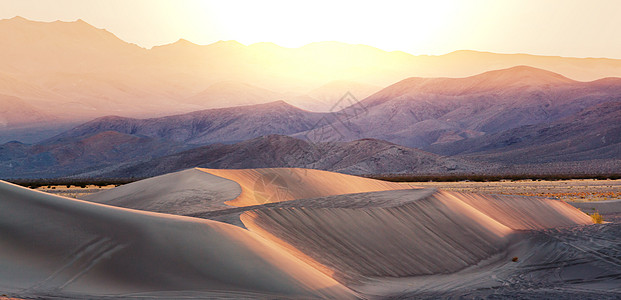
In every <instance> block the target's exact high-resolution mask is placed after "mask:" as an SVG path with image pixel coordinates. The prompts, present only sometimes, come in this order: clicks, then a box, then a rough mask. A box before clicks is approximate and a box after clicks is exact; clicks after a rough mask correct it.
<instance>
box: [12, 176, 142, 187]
mask: <svg viewBox="0 0 621 300" xmlns="http://www.w3.org/2000/svg"><path fill="white" fill-rule="evenodd" d="M141 179H143V178H108V179H105V178H103V179H102V178H79V179H73V178H58V179H9V180H7V181H9V182H12V183H14V184H17V185H21V186H24V187H28V188H31V189H36V188H39V187H48V188H50V189H51V188H52V186H66V187H67V188H70V187H71V186H76V187H81V188H86V186H88V185H96V186H99V187H102V186H108V185H115V186H119V185H123V184H128V183H131V182H134V181H137V180H141Z"/></svg>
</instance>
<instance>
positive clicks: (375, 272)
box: [241, 189, 592, 284]
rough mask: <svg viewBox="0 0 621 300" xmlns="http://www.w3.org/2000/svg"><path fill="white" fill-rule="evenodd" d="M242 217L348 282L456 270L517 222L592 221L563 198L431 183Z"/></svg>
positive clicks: (495, 247)
mask: <svg viewBox="0 0 621 300" xmlns="http://www.w3.org/2000/svg"><path fill="white" fill-rule="evenodd" d="M241 219H242V221H243V223H244V225H245V226H246V227H247V228H248V229H249V230H250V231H253V232H256V233H258V234H259V235H261V236H263V237H265V238H267V239H270V240H273V241H275V242H277V243H279V244H281V245H283V246H284V247H285V248H286V249H290V250H292V251H291V252H292V253H293V254H298V255H299V253H298V251H302V252H304V256H300V255H299V257H300V258H301V259H304V260H307V261H309V263H311V264H316V263H319V264H321V265H323V266H326V267H327V268H328V269H329V270H330V271H331V272H334V274H335V276H334V278H336V279H338V280H339V281H340V282H343V283H345V284H352V283H355V282H358V281H360V280H362V279H364V278H370V277H404V276H419V275H430V274H444V273H451V272H456V271H458V270H460V269H463V268H466V267H468V266H471V265H474V264H476V263H478V262H480V261H482V260H484V259H487V258H489V257H491V256H492V255H494V254H497V253H499V252H501V251H503V250H504V249H506V247H507V246H508V244H509V242H510V239H511V237H510V236H511V235H512V234H514V233H516V230H518V229H544V228H551V227H557V226H568V225H578V224H591V223H592V221H591V219H590V217H589V216H587V215H585V214H583V213H581V212H580V211H578V210H576V209H575V208H573V207H571V206H569V205H568V204H566V203H563V202H560V201H555V200H550V199H543V198H533V197H511V196H493V197H489V196H480V195H469V194H463V193H453V192H446V191H435V190H431V189H429V190H427V189H426V190H400V191H385V192H376V193H363V194H353V195H339V196H331V197H323V198H316V199H306V200H302V201H291V202H285V203H282V204H281V205H278V206H273V207H268V208H255V209H253V210H249V211H247V212H244V213H243V214H242V215H241ZM308 258H311V259H312V260H309V259H308Z"/></svg>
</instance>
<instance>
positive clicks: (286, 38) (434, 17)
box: [201, 1, 459, 50]
mask: <svg viewBox="0 0 621 300" xmlns="http://www.w3.org/2000/svg"><path fill="white" fill-rule="evenodd" d="M201 8H202V10H203V11H204V12H205V13H206V14H210V12H213V11H218V12H219V13H218V14H210V17H211V18H214V19H216V21H215V23H217V24H222V25H223V26H222V34H223V35H224V36H230V37H235V39H236V40H237V41H240V42H242V43H245V44H252V43H257V42H264V41H270V42H273V43H276V44H278V45H281V46H285V47H299V46H302V45H305V44H308V43H312V42H318V41H340V42H346V43H353V44H366V45H371V46H375V47H378V48H381V49H385V50H398V49H399V50H402V49H409V48H412V47H415V46H416V45H422V44H425V43H429V42H431V41H433V40H434V39H435V37H436V36H438V35H439V34H441V33H442V31H444V30H446V28H449V27H450V26H451V25H452V24H451V20H453V19H455V17H456V14H457V12H458V10H459V5H455V4H454V3H453V2H448V1H406V2H394V1H393V2H390V1H388V2H381V3H380V2H367V3H365V2H360V1H357V2H355V1H316V2H311V3H306V4H304V5H301V4H300V2H297V1H251V2H246V1H223V2H218V3H215V2H203V3H201ZM222 12H224V13H222ZM211 20H213V19H211ZM208 26H209V24H205V26H204V27H203V28H202V30H206V31H207V32H210V31H211V29H210V28H208ZM405 28H407V35H404V36H400V35H402V32H403V29H405Z"/></svg>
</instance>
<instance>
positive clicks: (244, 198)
mask: <svg viewBox="0 0 621 300" xmlns="http://www.w3.org/2000/svg"><path fill="white" fill-rule="evenodd" d="M199 170H202V171H204V172H207V173H210V174H213V175H216V176H219V177H222V178H226V179H229V180H232V181H235V182H237V183H238V184H239V185H240V186H241V189H242V192H241V195H239V197H237V198H235V199H234V200H230V201H227V202H225V203H226V204H228V205H231V206H251V205H261V204H266V203H275V202H283V201H290V200H295V199H305V198H316V197H323V196H331V195H341V194H353V193H366V192H377V191H387V190H401V189H411V188H412V186H411V185H410V184H408V183H395V182H387V181H381V180H375V179H369V178H363V177H358V176H352V175H346V174H341V173H334V172H328V171H320V170H313V169H302V168H264V169H241V170H239V169H238V170H235V169H203V168H199Z"/></svg>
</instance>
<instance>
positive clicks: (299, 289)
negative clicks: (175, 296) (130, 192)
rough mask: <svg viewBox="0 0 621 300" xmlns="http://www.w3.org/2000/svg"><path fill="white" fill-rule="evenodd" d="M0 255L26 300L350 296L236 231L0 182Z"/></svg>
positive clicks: (1, 285)
mask: <svg viewBox="0 0 621 300" xmlns="http://www.w3.org/2000/svg"><path fill="white" fill-rule="evenodd" d="M0 249H2V251H0V266H2V267H1V268H0V289H1V290H3V291H5V292H8V291H14V292H19V295H20V296H22V297H27V296H29V295H31V296H40V295H72V296H75V297H78V298H79V297H80V296H79V295H90V296H92V295H112V296H119V295H128V294H133V293H153V292H159V291H169V292H174V291H195V293H198V294H199V295H200V296H201V297H210V296H209V295H210V293H215V295H220V294H222V291H226V293H227V294H228V295H241V296H243V297H266V296H268V297H275V298H286V297H291V298H305V297H307V298H352V297H353V294H352V292H351V291H350V290H348V289H347V288H345V287H343V286H342V285H340V284H339V283H338V282H336V281H334V280H333V279H332V278H330V277H328V276H326V275H324V274H323V273H321V272H319V271H317V270H316V269H314V268H312V267H310V266H309V265H307V264H305V263H303V262H302V261H300V260H298V259H296V258H295V257H293V256H292V255H289V254H287V253H286V252H285V251H282V249H280V248H279V247H277V246H275V245H273V244H272V243H271V242H269V241H266V240H265V239H263V238H261V237H259V236H257V235H256V234H254V233H251V232H249V231H247V230H244V229H241V228H239V227H235V226H232V225H228V224H223V223H220V222H215V221H210V220H201V219H196V218H188V217H179V216H172V215H166V214H157V213H147V212H140V211H136V210H129V209H123V208H115V207H111V206H106V205H100V204H94V203H89V202H85V201H81V200H75V199H69V198H64V197H57V196H53V195H50V194H45V193H42V192H38V191H32V190H29V189H26V188H22V187H19V186H16V185H13V184H10V183H6V182H2V181H0ZM76 295H77V296H76ZM169 296H170V294H169Z"/></svg>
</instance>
